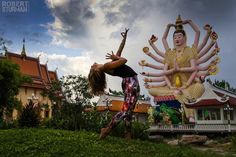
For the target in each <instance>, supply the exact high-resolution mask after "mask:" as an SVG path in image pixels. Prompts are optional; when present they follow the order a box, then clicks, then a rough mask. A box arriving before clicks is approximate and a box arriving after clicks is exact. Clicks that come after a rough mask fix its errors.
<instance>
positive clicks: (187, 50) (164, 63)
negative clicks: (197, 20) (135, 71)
mask: <svg viewBox="0 0 236 157" xmlns="http://www.w3.org/2000/svg"><path fill="white" fill-rule="evenodd" d="M186 24H189V25H190V26H191V27H192V29H193V30H194V31H195V38H194V43H193V45H192V47H189V46H187V45H186V42H187V35H186V33H185V31H184V30H183V25H186ZM171 27H174V28H175V32H174V34H173V42H174V48H173V49H170V48H169V45H168V42H167V36H168V33H169V30H170V28H171ZM204 29H205V30H206V35H205V37H204V39H203V41H202V43H201V44H199V37H200V30H199V28H198V26H197V25H196V24H194V23H193V22H192V21H191V20H185V21H182V20H181V18H180V16H178V18H177V20H176V23H175V24H168V25H167V27H166V30H165V32H164V35H163V37H162V43H163V45H164V48H165V53H164V52H162V51H160V50H159V49H158V48H157V47H156V46H155V44H154V43H155V42H156V41H157V40H158V38H157V37H156V36H154V35H152V36H151V38H150V40H149V44H150V46H151V47H152V48H153V50H154V51H155V52H156V54H157V55H154V54H153V53H151V52H150V51H149V48H148V47H144V48H143V52H144V53H145V54H146V55H148V56H149V57H151V58H152V59H154V60H155V61H156V62H158V63H159V64H157V65H154V64H150V63H147V62H146V61H145V60H141V61H140V62H139V65H140V66H142V67H149V68H152V69H156V70H160V72H159V73H151V72H142V73H141V74H142V75H144V76H146V77H145V78H144V82H145V87H146V88H147V89H148V91H149V93H150V94H151V95H152V96H154V97H155V96H166V95H174V96H175V98H176V99H177V100H178V101H179V102H181V103H184V102H186V101H189V100H190V99H191V100H193V99H195V100H196V99H197V98H199V97H200V96H201V95H202V94H203V92H204V86H203V84H202V82H203V81H204V79H205V77H206V76H208V75H215V74H216V73H217V71H218V68H217V66H216V65H217V64H218V63H219V61H220V58H219V57H218V55H217V54H218V52H219V50H220V49H219V48H218V45H217V43H216V40H217V38H218V36H217V34H216V33H215V32H214V31H212V27H211V26H210V25H208V24H207V25H205V26H204ZM209 38H210V39H211V41H210V42H209V44H207V43H208V40H209ZM213 46H214V48H212V47H213ZM211 49H213V50H212V51H210V50H211ZM213 56H216V57H215V58H213ZM208 61H209V62H208ZM153 83H156V84H153Z"/></svg>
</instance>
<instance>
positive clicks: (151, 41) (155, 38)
mask: <svg viewBox="0 0 236 157" xmlns="http://www.w3.org/2000/svg"><path fill="white" fill-rule="evenodd" d="M157 40H158V38H157V37H156V36H155V35H152V36H151V38H150V39H149V40H148V42H149V44H153V43H154V42H156V41H157Z"/></svg>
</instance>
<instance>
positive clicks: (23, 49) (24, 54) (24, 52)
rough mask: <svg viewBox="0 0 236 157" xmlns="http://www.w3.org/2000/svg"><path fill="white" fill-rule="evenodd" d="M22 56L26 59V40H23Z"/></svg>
mask: <svg viewBox="0 0 236 157" xmlns="http://www.w3.org/2000/svg"><path fill="white" fill-rule="evenodd" d="M21 56H23V57H26V51H25V38H24V39H23V47H22V51H21Z"/></svg>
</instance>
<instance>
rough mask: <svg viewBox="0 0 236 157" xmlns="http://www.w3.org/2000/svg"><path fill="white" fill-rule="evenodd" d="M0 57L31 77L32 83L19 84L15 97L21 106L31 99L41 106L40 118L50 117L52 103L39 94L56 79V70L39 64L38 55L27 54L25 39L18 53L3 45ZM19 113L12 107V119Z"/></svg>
mask: <svg viewBox="0 0 236 157" xmlns="http://www.w3.org/2000/svg"><path fill="white" fill-rule="evenodd" d="M1 59H8V60H10V61H12V62H13V63H15V64H18V65H19V67H20V72H21V73H22V74H23V75H26V76H28V77H30V78H31V79H32V83H24V84H22V85H21V86H20V89H19V94H18V95H17V98H18V99H19V101H20V102H21V104H22V105H23V106H25V105H26V104H28V102H29V100H32V101H33V102H34V104H35V105H39V106H40V108H41V112H40V116H41V118H42V119H43V118H50V117H51V116H52V104H53V102H51V101H50V100H49V98H48V97H43V96H42V95H41V93H42V91H43V89H45V88H47V89H48V88H50V84H51V83H52V81H57V80H58V77H57V72H56V71H49V70H48V67H47V64H40V60H39V57H38V58H34V57H30V56H27V54H26V50H25V41H24V40H23V48H22V52H21V53H20V54H17V53H12V52H9V51H7V49H6V47H5V54H4V55H2V56H1ZM18 116H19V113H18V111H17V110H15V109H14V111H13V114H12V117H11V118H12V119H17V118H18Z"/></svg>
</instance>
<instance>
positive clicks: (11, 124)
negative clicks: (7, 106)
mask: <svg viewBox="0 0 236 157" xmlns="http://www.w3.org/2000/svg"><path fill="white" fill-rule="evenodd" d="M18 127H19V123H18V120H11V121H5V120H2V119H0V129H12V128H18Z"/></svg>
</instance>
